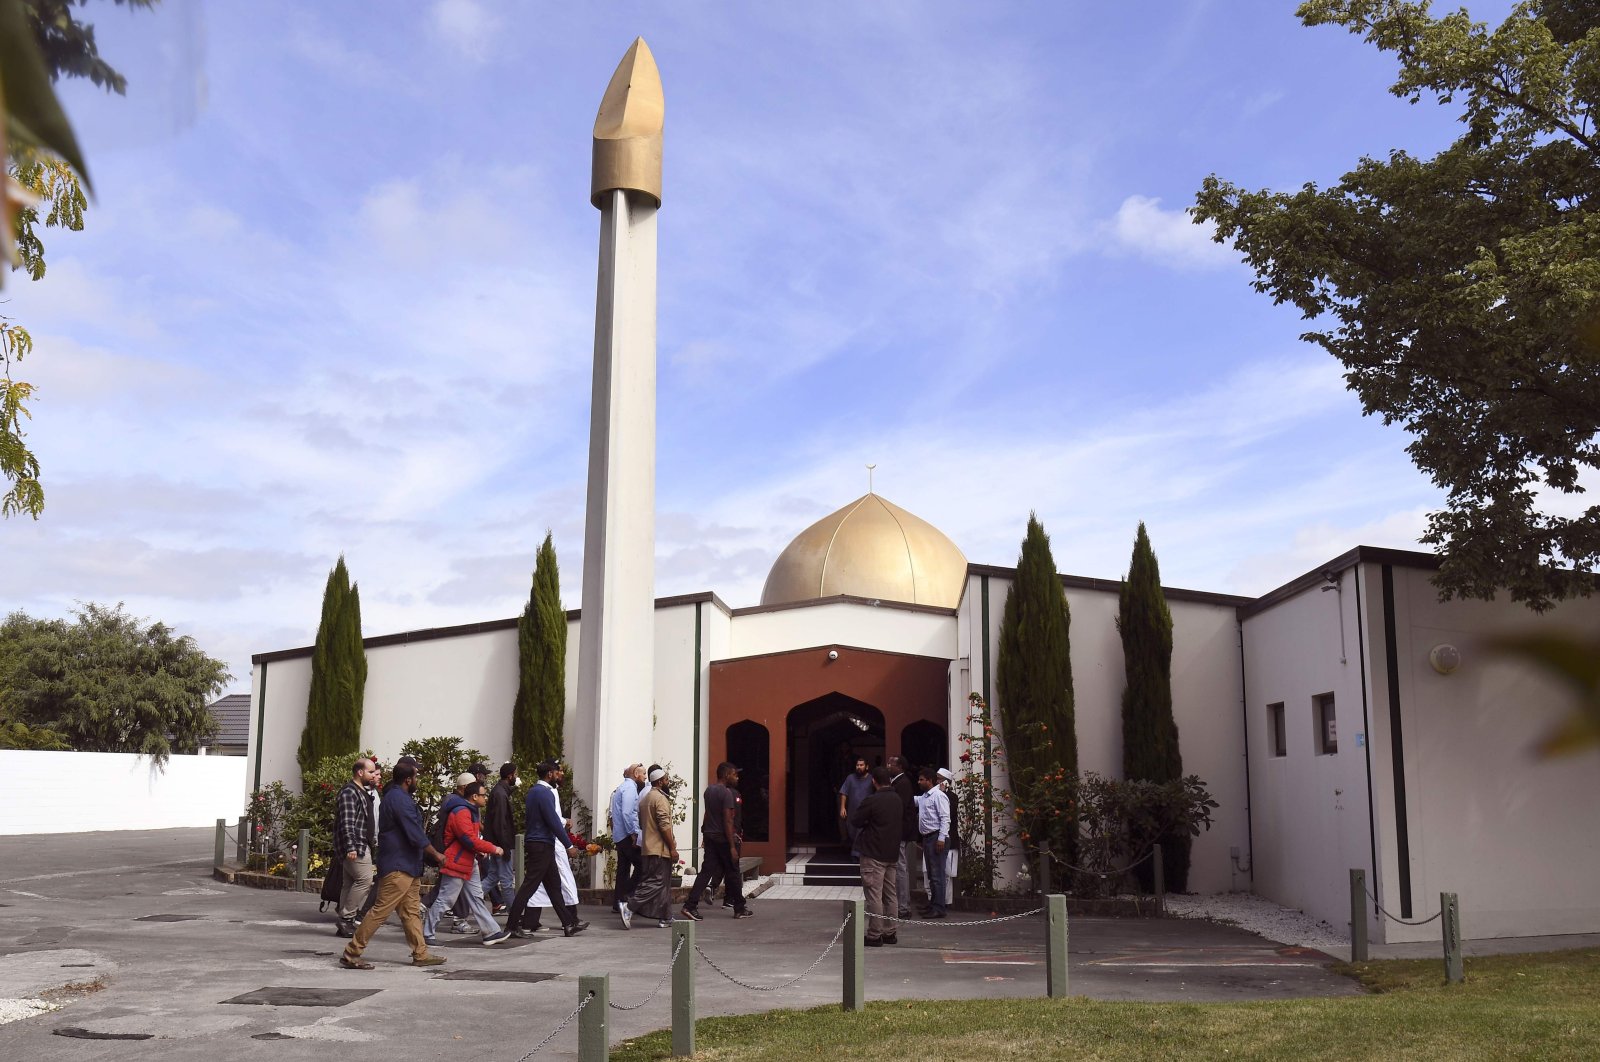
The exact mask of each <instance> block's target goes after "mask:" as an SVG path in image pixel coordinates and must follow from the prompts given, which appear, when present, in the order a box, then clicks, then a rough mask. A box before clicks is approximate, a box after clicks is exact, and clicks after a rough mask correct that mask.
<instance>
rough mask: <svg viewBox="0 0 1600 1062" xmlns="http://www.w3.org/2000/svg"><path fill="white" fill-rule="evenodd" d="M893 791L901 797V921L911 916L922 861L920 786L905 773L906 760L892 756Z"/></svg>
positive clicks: (897, 881) (898, 872)
mask: <svg viewBox="0 0 1600 1062" xmlns="http://www.w3.org/2000/svg"><path fill="white" fill-rule="evenodd" d="M889 772H890V782H889V785H890V788H892V789H893V790H894V791H895V793H896V795H898V796H899V797H900V803H901V810H900V859H899V860H898V861H897V863H896V865H895V889H896V891H897V893H898V894H899V895H898V899H899V902H900V910H899V912H898V913H899V915H900V917H901V918H910V917H911V872H912V871H913V870H915V869H916V868H917V863H918V862H919V861H920V860H921V858H922V835H921V834H920V833H918V832H917V786H916V783H915V782H913V781H912V780H911V776H910V775H909V774H908V773H907V771H906V761H905V760H904V759H903V758H901V757H899V756H890V757H889Z"/></svg>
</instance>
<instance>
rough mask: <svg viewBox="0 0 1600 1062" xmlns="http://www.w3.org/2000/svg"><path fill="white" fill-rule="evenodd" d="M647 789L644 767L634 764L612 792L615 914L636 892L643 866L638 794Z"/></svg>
mask: <svg viewBox="0 0 1600 1062" xmlns="http://www.w3.org/2000/svg"><path fill="white" fill-rule="evenodd" d="M644 786H645V781H644V764H642V763H635V764H633V765H632V766H630V767H629V768H628V769H627V770H625V771H623V772H622V784H621V785H619V786H617V788H616V789H614V790H613V791H612V793H611V811H610V821H611V840H612V841H613V842H614V843H615V844H616V846H617V884H616V888H615V889H614V890H613V891H612V894H611V910H613V911H621V909H622V901H623V900H626V899H627V898H628V894H629V893H631V892H632V891H633V883H634V881H635V880H637V878H638V876H639V871H640V870H641V869H642V868H643V867H644V852H643V850H642V849H640V847H639V793H640V792H641V791H642V790H643V789H644Z"/></svg>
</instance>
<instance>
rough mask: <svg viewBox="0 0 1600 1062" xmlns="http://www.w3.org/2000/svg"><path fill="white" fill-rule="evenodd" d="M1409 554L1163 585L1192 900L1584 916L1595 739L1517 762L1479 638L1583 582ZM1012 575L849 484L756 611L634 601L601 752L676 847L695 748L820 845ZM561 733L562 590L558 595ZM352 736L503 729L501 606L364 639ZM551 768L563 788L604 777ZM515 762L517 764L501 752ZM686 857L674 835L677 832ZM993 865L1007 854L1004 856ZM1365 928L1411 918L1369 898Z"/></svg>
mask: <svg viewBox="0 0 1600 1062" xmlns="http://www.w3.org/2000/svg"><path fill="white" fill-rule="evenodd" d="M1437 566H1438V559H1437V558H1436V557H1434V556H1433V555H1431V554H1426V553H1413V552H1405V551H1397V550H1389V549H1376V548H1372V547H1367V546H1360V547H1357V548H1355V549H1352V550H1350V551H1349V552H1348V553H1345V554H1343V555H1342V556H1339V557H1336V558H1334V559H1332V560H1330V561H1329V562H1328V563H1327V564H1324V565H1322V566H1321V567H1319V568H1317V569H1316V570H1314V571H1311V572H1308V573H1307V574H1306V575H1304V576H1302V577H1300V578H1298V579H1295V580H1293V581H1291V582H1289V583H1287V584H1285V585H1284V586H1281V587H1279V588H1278V589H1276V590H1273V591H1272V592H1270V593H1268V594H1265V595H1264V596H1262V597H1259V598H1249V597H1239V596H1234V595H1229V594H1219V593H1211V592H1207V591H1202V590H1189V589H1180V588H1177V587H1168V588H1165V594H1166V599H1167V602H1168V605H1169V608H1170V610H1171V613H1172V620H1173V654H1172V691H1173V712H1174V715H1175V718H1176V721H1177V725H1178V731H1179V735H1180V741H1181V750H1182V756H1183V763H1184V770H1185V773H1189V774H1197V775H1199V776H1200V777H1201V778H1202V779H1203V780H1204V782H1205V783H1206V786H1207V788H1208V789H1209V791H1210V793H1211V794H1212V796H1213V797H1214V798H1215V799H1216V801H1217V802H1218V804H1219V807H1218V808H1217V810H1216V812H1215V813H1214V819H1213V823H1212V826H1211V828H1210V829H1209V830H1208V831H1207V832H1205V833H1203V834H1202V835H1201V836H1200V837H1198V838H1197V839H1196V841H1195V844H1194V849H1193V853H1192V863H1191V871H1190V878H1189V887H1190V889H1191V890H1192V891H1195V892H1220V891H1228V890H1244V891H1254V892H1257V893H1260V894H1262V895H1264V896H1266V897H1267V898H1269V899H1272V900H1275V901H1277V902H1279V903H1282V904H1285V905H1287V906H1290V907H1295V908H1299V909H1301V910H1304V911H1306V912H1307V913H1309V914H1311V915H1313V916H1315V917H1317V918H1319V919H1323V920H1325V921H1327V922H1328V923H1330V924H1331V925H1333V926H1336V927H1340V928H1343V927H1344V926H1346V925H1347V924H1348V922H1349V919H1350V899H1349V896H1350V894H1349V870H1350V869H1351V868H1361V869H1364V870H1365V872H1366V880H1367V882H1368V887H1369V888H1370V889H1371V890H1372V892H1373V893H1374V895H1375V896H1376V898H1377V901H1378V902H1380V903H1381V904H1382V905H1383V907H1384V908H1385V909H1386V910H1387V911H1389V912H1390V913H1392V914H1394V915H1397V916H1399V917H1401V918H1404V919H1408V920H1413V921H1415V920H1420V919H1424V918H1427V917H1428V916H1429V915H1431V914H1433V913H1434V912H1435V911H1437V910H1438V909H1439V904H1440V893H1441V892H1454V893H1457V894H1459V896H1460V901H1461V908H1462V912H1463V914H1462V921H1463V932H1464V934H1465V935H1466V936H1467V937H1473V938H1477V937H1497V936H1517V935H1533V934H1555V933H1575V932H1596V931H1600V896H1597V895H1596V893H1595V891H1594V890H1593V889H1592V888H1590V887H1589V883H1590V882H1592V881H1594V880H1596V878H1600V816H1597V815H1596V814H1595V809H1596V807H1597V806H1600V772H1596V771H1595V769H1594V755H1593V754H1592V753H1591V754H1589V755H1587V756H1580V757H1572V758H1569V759H1565V760H1561V759H1556V760H1541V759H1538V758H1537V757H1536V756H1535V755H1534V754H1533V753H1532V751H1531V749H1532V746H1533V745H1534V743H1535V741H1536V739H1537V737H1538V736H1539V735H1540V734H1541V733H1543V732H1544V731H1545V730H1547V729H1549V728H1550V727H1551V726H1552V725H1554V723H1555V722H1556V721H1557V720H1559V719H1560V718H1561V717H1562V715H1563V713H1565V712H1566V711H1568V710H1569V709H1570V701H1569V700H1568V699H1567V694H1566V691H1565V690H1563V689H1561V688H1559V687H1557V686H1556V685H1555V684H1554V683H1552V682H1550V681H1548V680H1546V679H1545V678H1543V677H1542V676H1540V675H1537V674H1535V673H1533V672H1532V671H1531V670H1529V669H1528V668H1527V667H1525V666H1523V665H1520V664H1516V663H1512V662H1509V661H1506V660H1503V659H1500V658H1497V657H1494V656H1493V655H1492V654H1490V653H1488V652H1487V651H1486V650H1485V649H1483V648H1481V641H1482V639H1483V637H1484V636H1485V635H1486V634H1489V633H1493V632H1498V631H1504V630H1507V629H1516V630H1527V629H1545V628H1548V629H1556V628H1566V627H1571V626H1572V625H1574V624H1579V625H1582V627H1583V628H1585V629H1588V630H1595V629H1600V602H1596V601H1591V600H1580V601H1573V602H1566V603H1563V604H1562V605H1560V606H1559V607H1558V608H1556V609H1554V610H1552V611H1551V612H1549V613H1546V614H1544V615H1536V614H1534V613H1532V612H1529V611H1528V610H1526V609H1524V608H1523V607H1521V606H1518V605H1512V604H1509V603H1506V602H1481V601H1450V602H1441V601H1440V600H1439V599H1438V594H1437V591H1436V590H1435V589H1434V588H1433V586H1432V584H1431V582H1430V576H1431V574H1432V572H1433V571H1434V570H1435V569H1436V568H1437ZM1014 576H1015V570H1014V569H1012V568H1004V567H996V566H991V565H985V564H975V563H971V562H969V561H968V560H967V558H966V557H965V556H964V555H963V554H962V552H961V550H960V549H959V548H958V547H957V546H956V544H955V543H954V542H952V541H951V540H950V539H949V538H948V537H946V536H945V535H944V534H943V533H942V532H940V531H939V530H938V529H937V528H935V527H933V526H932V525H931V524H929V523H927V522H926V521H924V520H922V519H920V518H918V517H917V516H915V515H913V514H912V513H909V512H907V511H905V510H904V509H902V508H900V507H899V506H897V505H895V504H893V503H892V502H891V501H889V500H888V499H886V498H883V497H880V496H879V495H877V494H875V493H868V494H866V495H865V496H863V497H860V498H857V499H856V500H855V501H852V502H850V503H849V504H848V505H846V506H844V507H843V508H841V509H839V510H837V511H836V512H834V513H832V514H830V515H828V516H826V517H824V518H823V519H821V520H818V521H817V522H816V523H814V524H812V525H811V526H810V527H808V528H806V529H805V530H804V531H802V532H800V534H799V535H798V536H796V537H795V539H794V540H793V541H792V542H791V543H790V544H789V545H788V547H787V548H785V549H784V550H783V552H782V553H781V554H779V556H778V558H777V559H776V561H775V562H774V564H773V566H772V569H771V572H770V574H769V575H768V577H767V580H766V584H765V588H764V589H763V592H762V596H761V603H760V604H758V605H754V606H750V607H745V608H730V607H729V606H728V605H727V604H726V603H725V602H723V601H722V599H721V598H719V597H718V596H717V595H716V594H715V593H712V592H709V591H708V592H702V593H696V594H685V595H680V596H675V597H664V598H658V599H657V600H656V602H655V628H654V631H655V638H654V681H653V691H654V705H653V713H652V718H653V731H652V732H650V733H641V734H639V735H638V737H637V743H636V746H635V747H634V748H633V749H632V751H631V753H630V759H629V761H628V762H633V761H638V762H646V763H649V762H659V763H663V764H670V765H671V766H672V769H673V771H674V772H675V773H676V774H678V775H680V776H682V777H683V778H684V779H685V780H686V781H687V782H688V785H687V786H686V787H685V788H686V791H685V792H684V793H682V794H680V797H679V799H680V802H683V803H686V804H687V805H688V806H687V808H686V810H687V813H688V818H687V822H686V824H685V825H683V826H680V840H681V841H690V840H691V836H690V835H693V834H694V833H695V832H696V831H695V824H697V823H698V821H699V802H700V796H699V793H700V791H701V789H703V787H704V785H705V784H706V781H707V779H708V778H709V775H710V773H711V771H712V770H713V769H714V768H715V765H716V764H717V763H718V762H719V761H722V760H724V759H728V760H732V761H733V762H735V763H737V764H739V765H740V767H742V768H743V770H744V778H743V780H742V785H741V788H742V790H743V791H744V796H745V799H744V819H745V831H746V845H745V854H746V855H747V856H748V855H756V856H760V857H761V859H762V861H763V870H764V872H767V873H773V872H781V871H783V870H784V868H785V867H786V866H788V865H790V864H791V863H794V862H796V861H803V860H804V859H805V853H806V852H808V851H810V850H812V849H813V848H814V847H815V846H816V845H818V844H822V843H828V842H831V841H833V840H835V839H836V836H835V831H836V829H837V825H836V815H837V813H836V810H835V808H836V804H835V799H836V798H835V796H834V794H835V793H836V791H837V788H838V785H839V783H840V781H841V779H842V777H843V775H844V774H845V773H846V772H847V771H848V770H849V769H850V765H851V763H852V762H853V760H854V758H855V757H856V756H857V755H862V756H866V757H867V758H868V759H869V761H870V762H874V763H876V762H881V760H882V759H883V758H885V757H886V756H889V755H894V754H896V753H901V754H904V755H905V756H906V758H907V759H909V760H910V761H912V762H914V763H918V764H933V765H955V766H959V765H958V764H956V762H955V761H956V760H957V758H958V756H959V751H960V745H959V741H958V737H959V735H960V733H961V732H962V730H963V728H964V727H965V726H966V725H967V714H968V711H969V705H968V697H969V695H970V694H973V693H977V694H979V695H981V696H983V697H984V698H985V699H986V700H988V702H989V703H990V704H991V705H992V706H994V707H995V709H996V712H995V718H996V719H997V720H998V719H999V711H998V708H999V706H998V704H997V703H996V691H995V665H996V662H997V658H998V653H999V631H1000V617H1001V612H1002V610H1003V608H1004V605H1005V600H1006V596H1007V594H1008V592H1009V589H1010V586H1011V582H1012V580H1013V578H1014ZM1061 581H1062V585H1063V587H1064V590H1065V593H1066V596H1067V600H1068V603H1069V605H1070V609H1071V616H1072V628H1071V645H1072V671H1073V680H1074V693H1075V699H1076V712H1077V735H1078V747H1079V766H1080V769H1081V770H1083V771H1095V772H1098V773H1100V774H1102V775H1106V776H1111V777H1118V776H1120V774H1121V764H1122V748H1121V744H1122V737H1121V697H1122V690H1123V686H1124V676H1123V660H1122V648H1121V643H1120V640H1119V636H1118V633H1117V629H1116V615H1117V604H1118V592H1119V587H1120V583H1119V582H1118V581H1117V580H1115V579H1097V578H1085V577H1081V576H1074V575H1065V576H1062V578H1061ZM567 622H568V641H567V646H568V660H567V669H566V670H567V676H568V691H567V719H566V733H567V738H568V741H569V742H572V741H573V740H574V738H575V737H576V736H581V735H582V734H583V733H584V732H585V730H584V728H591V732H592V728H593V727H595V726H596V721H595V720H593V719H585V718H580V717H579V713H578V711H577V675H578V648H579V642H580V637H581V632H582V617H581V615H580V614H579V612H577V611H574V612H570V613H568V621H567ZM365 644H366V654H367V662H368V678H367V687H366V710H365V717H364V719H363V723H362V744H363V746H365V747H368V748H371V749H374V750H376V751H377V752H378V753H379V754H380V755H387V756H392V755H394V754H395V750H397V749H398V748H399V747H400V746H401V745H402V744H403V743H404V742H405V741H407V740H409V739H411V738H415V737H423V736H434V735H453V736H459V737H460V738H461V739H462V741H463V743H464V744H465V745H467V746H470V747H476V748H479V749H482V750H485V751H486V752H488V753H489V754H490V755H492V756H497V757H498V756H503V755H506V754H507V753H508V750H509V749H510V746H511V705H512V703H513V701H514V699H515V696H516V685H517V621H516V619H515V618H510V619H503V620H491V621H488V622H483V623H474V624H467V625H463V626H456V627H444V628H435V629H427V630H417V631H406V632H402V633H399V634H390V635H383V636H378V637H373V638H368V639H366V643H365ZM310 677H311V649H310V648H309V647H307V648H298V649H287V650H282V651H277V652H265V653H261V654H258V655H256V656H255V657H254V674H253V678H252V704H253V705H254V707H255V715H256V718H255V720H254V727H253V729H252V734H251V739H250V748H249V756H250V765H251V767H250V777H251V779H252V782H253V784H254V785H255V786H258V787H259V786H260V785H262V784H264V783H267V782H271V781H273V780H279V779H281V780H283V781H285V782H286V783H289V784H291V785H292V784H295V783H296V782H297V781H298V778H299V770H298V767H297V765H296V761H295V752H296V749H297V747H298V744H299V740H300V733H301V729H302V727H303V725H304V720H305V712H306V702H307V698H308V693H309V688H310ZM628 762H623V761H619V762H617V763H616V764H613V765H611V769H610V771H609V776H608V777H604V778H597V779H579V780H578V781H579V784H580V787H581V791H582V792H583V793H584V795H585V799H587V800H588V802H589V803H590V805H591V806H594V807H603V806H604V803H603V799H602V797H603V795H604V794H605V793H608V792H609V791H610V789H611V788H612V787H613V786H614V785H615V784H616V783H617V782H618V781H620V778H621V773H622V770H623V768H625V767H626V766H627V765H628ZM523 767H524V770H526V769H527V767H528V765H523ZM683 847H684V848H685V851H686V855H687V856H688V859H689V861H690V862H691V863H693V862H696V861H697V860H696V856H697V854H698V853H697V850H696V849H697V839H694V840H693V841H692V843H691V844H684V845H683ZM1015 869H1016V868H1015V867H1014V866H1013V867H1012V870H1013V871H1014V870H1015ZM1367 917H1368V920H1369V932H1370V935H1371V939H1373V940H1374V941H1384V942H1395V941H1406V940H1424V939H1435V938H1436V936H1437V924H1434V925H1431V926H1421V927H1411V926H1405V925H1400V924H1397V923H1395V922H1393V921H1390V920H1388V919H1384V918H1382V917H1381V916H1379V915H1378V914H1377V912H1376V911H1375V910H1374V908H1373V905H1371V904H1369V905H1368V906H1367Z"/></svg>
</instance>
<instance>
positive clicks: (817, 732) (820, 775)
mask: <svg viewBox="0 0 1600 1062" xmlns="http://www.w3.org/2000/svg"><path fill="white" fill-rule="evenodd" d="M784 730H785V732H786V735H787V743H786V745H785V749H786V754H787V758H788V763H789V777H788V784H787V793H788V802H787V803H788V809H789V816H788V819H789V821H788V822H787V823H786V824H785V825H786V826H787V828H788V836H789V840H790V843H791V844H812V845H818V844H837V843H838V842H839V839H840V837H839V811H838V807H839V801H838V798H837V796H836V795H835V794H837V793H838V791H839V783H840V782H842V781H844V776H845V775H847V774H849V773H850V771H851V770H852V768H854V766H855V761H856V757H857V756H865V757H866V759H867V763H869V764H877V763H879V762H881V761H882V760H883V732H884V728H883V713H882V712H880V711H878V709H876V708H874V707H873V706H872V705H870V704H867V703H866V702H865V701H858V700H856V699H855V698H854V697H849V696H846V695H845V694H843V693H839V692H838V691H834V692H832V693H827V694H824V695H823V696H821V697H817V698H815V699H814V700H810V701H806V702H805V703H804V704H797V705H795V706H794V707H793V708H792V709H790V710H789V715H788V717H787V718H786V719H785V721H784Z"/></svg>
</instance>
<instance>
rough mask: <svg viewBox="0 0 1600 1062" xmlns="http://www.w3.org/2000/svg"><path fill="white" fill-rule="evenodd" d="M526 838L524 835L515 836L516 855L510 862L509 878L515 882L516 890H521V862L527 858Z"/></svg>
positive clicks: (522, 871)
mask: <svg viewBox="0 0 1600 1062" xmlns="http://www.w3.org/2000/svg"><path fill="white" fill-rule="evenodd" d="M527 847H528V838H527V836H526V835H524V834H520V833H519V834H517V844H516V854H515V856H514V857H513V858H512V861H511V878H512V880H513V881H514V882H516V886H517V888H518V889H521V888H522V875H523V873H524V870H523V866H522V864H523V862H524V860H525V858H526V856H527Z"/></svg>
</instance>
